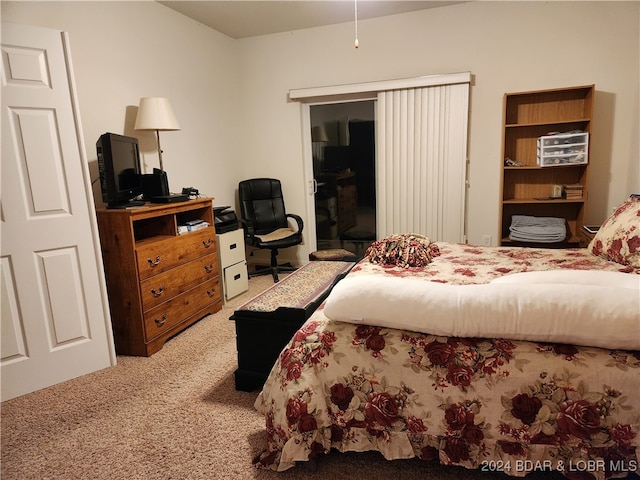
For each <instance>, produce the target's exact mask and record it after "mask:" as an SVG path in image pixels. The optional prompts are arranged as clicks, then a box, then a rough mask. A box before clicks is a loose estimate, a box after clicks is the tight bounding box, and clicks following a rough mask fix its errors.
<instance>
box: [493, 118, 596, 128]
mask: <svg viewBox="0 0 640 480" xmlns="http://www.w3.org/2000/svg"><path fill="white" fill-rule="evenodd" d="M589 122H591V120H590V119H589V118H573V119H569V120H556V121H552V122H531V123H507V124H506V125H505V128H527V127H546V126H553V125H566V124H568V123H589Z"/></svg>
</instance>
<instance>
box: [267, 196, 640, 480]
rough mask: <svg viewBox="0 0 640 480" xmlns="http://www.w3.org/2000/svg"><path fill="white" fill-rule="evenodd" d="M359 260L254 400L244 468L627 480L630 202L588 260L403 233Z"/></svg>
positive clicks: (636, 377) (637, 223) (636, 281)
mask: <svg viewBox="0 0 640 480" xmlns="http://www.w3.org/2000/svg"><path fill="white" fill-rule="evenodd" d="M367 253H368V255H367V256H365V258H364V259H363V260H362V261H361V262H359V263H358V264H357V265H356V266H355V267H354V268H353V269H352V271H351V272H350V273H349V274H348V275H347V277H346V278H345V279H344V280H342V281H341V282H340V283H338V285H337V286H336V287H335V288H334V290H333V291H332V293H331V294H330V295H329V298H328V299H327V301H326V302H325V303H323V305H321V306H320V308H319V309H318V310H317V311H316V312H315V313H314V314H313V315H312V316H311V317H310V318H309V319H308V321H307V322H306V323H305V324H304V325H303V326H302V327H301V328H300V329H299V330H298V331H297V333H296V334H295V335H294V337H293V338H292V339H291V341H290V343H289V344H288V345H287V347H285V349H284V350H283V351H282V353H281V354H280V356H279V359H278V361H277V362H276V364H275V365H274V367H273V369H272V371H271V373H270V375H269V378H268V379H267V381H266V383H265V385H264V387H263V389H262V391H261V393H260V394H259V396H258V398H257V400H256V402H255V407H256V408H257V409H258V411H260V412H261V413H263V414H264V416H265V426H266V437H267V449H266V450H265V451H264V452H263V453H262V454H261V455H260V456H259V457H258V458H257V459H256V465H257V466H258V467H259V468H267V469H272V470H277V471H283V470H287V469H289V468H291V467H293V466H294V465H295V464H296V463H297V462H307V461H314V460H315V459H316V458H317V457H318V455H321V454H326V453H328V452H329V451H331V450H332V449H334V450H337V451H341V452H346V451H356V452H362V451H378V452H380V453H381V454H382V455H383V456H384V457H385V458H386V459H389V460H393V459H406V458H413V457H417V458H420V459H424V460H437V461H439V462H441V463H443V464H450V465H460V466H463V467H466V468H469V469H478V470H481V471H501V472H504V473H506V474H508V475H510V476H516V477H521V476H525V475H526V474H527V473H529V472H531V471H536V470H556V471H560V472H563V473H564V474H565V475H566V476H568V477H571V476H574V477H575V476H576V475H581V476H582V477H581V478H589V476H590V477H593V478H597V479H604V478H618V477H625V476H627V474H628V473H629V472H637V471H638V460H639V453H638V450H639V449H638V446H639V445H640V323H639V322H640V289H639V288H640V287H639V285H640V275H638V274H639V273H640V202H639V201H638V200H637V199H629V200H628V201H627V202H625V203H624V204H622V205H621V206H620V207H619V208H618V209H617V210H616V211H615V212H614V213H613V214H612V216H611V217H610V218H609V219H607V221H606V222H605V223H604V224H603V225H602V228H601V229H600V231H599V232H598V234H597V235H596V237H595V238H594V239H593V240H592V241H591V243H590V244H589V247H588V248H583V249H546V248H517V247H480V246H471V245H460V244H450V243H431V242H429V241H428V239H424V238H421V237H419V236H416V235H412V234H405V235H396V236H391V237H389V238H387V239H383V240H381V241H379V242H376V243H374V246H372V248H371V249H370V250H369V251H368V252H367ZM467 292H468V293H467ZM433 298H435V299H436V300H433ZM566 298H571V302H566ZM563 299H564V300H563ZM620 304H623V305H622V306H620ZM567 305H570V307H568V306H567ZM574 306H576V308H574ZM394 312H395V314H394ZM531 312H533V313H531ZM389 317H391V318H389ZM516 317H517V318H516ZM487 324H490V325H491V327H490V328H489V330H488V332H485V331H483V328H484V325H487ZM425 465H426V466H428V463H425ZM426 468H428V467H426Z"/></svg>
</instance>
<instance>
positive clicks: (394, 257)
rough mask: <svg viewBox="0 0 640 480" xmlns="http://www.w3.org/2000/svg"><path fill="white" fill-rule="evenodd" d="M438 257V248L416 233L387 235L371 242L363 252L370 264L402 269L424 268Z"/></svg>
mask: <svg viewBox="0 0 640 480" xmlns="http://www.w3.org/2000/svg"><path fill="white" fill-rule="evenodd" d="M438 255H440V250H439V249H438V246H437V245H435V244H432V243H431V240H429V238H427V237H424V236H422V235H418V234H417V233H404V234H400V235H389V236H388V237H385V238H383V239H382V240H376V241H375V242H373V243H372V244H371V246H370V247H369V248H368V249H367V251H366V252H365V258H368V259H369V261H370V262H371V263H378V264H380V265H382V266H383V267H403V268H412V267H424V266H425V265H427V264H428V263H430V262H431V259H432V258H433V257H437V256H438Z"/></svg>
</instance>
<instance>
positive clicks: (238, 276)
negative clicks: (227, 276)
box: [233, 273, 242, 280]
mask: <svg viewBox="0 0 640 480" xmlns="http://www.w3.org/2000/svg"><path fill="white" fill-rule="evenodd" d="M241 276H242V275H240V274H239V273H238V274H236V275H234V276H233V279H234V280H240V277H241Z"/></svg>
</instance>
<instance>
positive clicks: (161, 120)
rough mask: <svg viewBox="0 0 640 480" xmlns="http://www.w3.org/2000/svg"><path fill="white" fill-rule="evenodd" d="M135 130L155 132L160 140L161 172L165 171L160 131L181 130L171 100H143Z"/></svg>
mask: <svg viewBox="0 0 640 480" xmlns="http://www.w3.org/2000/svg"><path fill="white" fill-rule="evenodd" d="M133 128H134V130H155V132H156V138H157V140H158V157H159V159H160V170H162V171H164V167H163V165H162V149H161V148H160V130H180V125H178V121H177V120H176V116H175V115H174V114H173V109H172V108H171V104H170V103H169V100H168V99H166V98H162V97H144V98H141V99H140V105H139V107H138V115H137V116H136V123H135V126H134V127H133Z"/></svg>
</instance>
